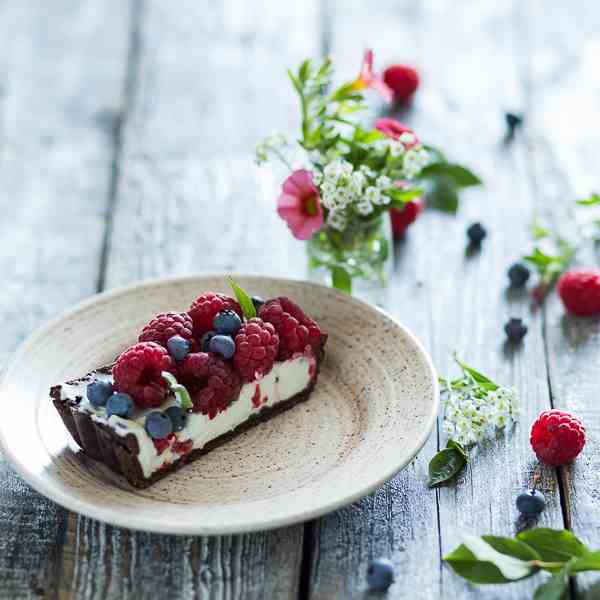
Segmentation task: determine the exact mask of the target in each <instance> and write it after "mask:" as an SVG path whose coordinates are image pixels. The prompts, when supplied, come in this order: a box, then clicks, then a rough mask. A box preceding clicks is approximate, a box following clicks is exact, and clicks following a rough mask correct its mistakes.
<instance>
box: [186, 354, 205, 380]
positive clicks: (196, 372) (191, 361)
mask: <svg viewBox="0 0 600 600" xmlns="http://www.w3.org/2000/svg"><path fill="white" fill-rule="evenodd" d="M209 362H210V356H209V355H208V354H207V353H206V352H193V353H192V354H188V355H187V356H186V357H185V358H184V359H183V363H181V374H182V375H183V376H184V378H190V377H191V378H195V379H204V378H205V377H206V376H207V375H208V364H209Z"/></svg>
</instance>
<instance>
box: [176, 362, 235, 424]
mask: <svg viewBox="0 0 600 600" xmlns="http://www.w3.org/2000/svg"><path fill="white" fill-rule="evenodd" d="M205 356H207V357H208V360H207V365H206V374H205V375H204V377H203V379H202V380H201V383H202V384H204V386H203V387H201V388H200V389H199V390H198V391H196V392H195V393H193V395H192V402H193V404H194V408H193V411H194V412H200V413H202V414H203V415H208V416H209V418H211V419H213V418H214V417H215V416H216V415H217V414H218V413H220V412H221V411H223V410H225V409H226V408H227V407H228V406H229V405H230V404H231V401H232V400H233V399H234V398H235V397H236V396H237V394H238V393H239V391H240V387H241V381H240V377H239V375H238V374H237V372H236V371H234V370H233V367H232V366H231V365H230V364H229V363H226V362H225V361H224V360H223V359H221V358H220V357H218V356H217V355H216V354H206V355H205ZM186 360H187V359H186Z"/></svg>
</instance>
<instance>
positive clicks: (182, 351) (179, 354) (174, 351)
mask: <svg viewBox="0 0 600 600" xmlns="http://www.w3.org/2000/svg"><path fill="white" fill-rule="evenodd" d="M167 350H168V351H169V354H170V355H171V358H173V360H175V361H177V362H181V361H182V360H183V359H184V358H185V357H186V356H187V355H188V353H189V351H190V343H189V342H188V341H187V340H186V339H184V338H182V337H181V336H180V335H174V336H173V337H172V338H169V339H168V340H167Z"/></svg>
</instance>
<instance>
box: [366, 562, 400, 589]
mask: <svg viewBox="0 0 600 600" xmlns="http://www.w3.org/2000/svg"><path fill="white" fill-rule="evenodd" d="M393 582H394V565H393V564H392V562H391V561H390V560H388V559H387V558H376V559H375V560H373V561H371V564H370V565H369V567H368V569H367V584H368V586H369V588H371V589H372V590H375V591H379V592H383V591H385V590H387V589H388V588H389V587H390V585H392V583H393Z"/></svg>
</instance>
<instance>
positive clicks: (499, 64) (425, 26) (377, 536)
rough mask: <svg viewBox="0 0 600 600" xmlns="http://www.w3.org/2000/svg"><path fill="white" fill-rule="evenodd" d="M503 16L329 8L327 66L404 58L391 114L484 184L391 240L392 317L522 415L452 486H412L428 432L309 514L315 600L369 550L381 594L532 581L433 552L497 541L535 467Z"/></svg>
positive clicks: (445, 366) (512, 6)
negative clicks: (365, 56) (509, 335)
mask: <svg viewBox="0 0 600 600" xmlns="http://www.w3.org/2000/svg"><path fill="white" fill-rule="evenodd" d="M517 11H518V5H517V3H502V4H500V5H498V4H495V5H490V4H485V5H484V4H482V3H476V2H464V3H455V2H442V3H440V2H435V3H434V2H411V1H406V2H383V3H381V2H380V3H377V5H376V6H374V5H372V4H371V5H369V6H368V7H366V6H362V5H361V3H358V2H357V3H354V4H353V5H352V8H349V7H348V3H347V2H344V3H341V2H340V3H338V5H337V6H336V8H335V10H334V11H333V14H334V15H335V18H333V19H332V43H331V46H332V54H333V56H334V57H335V58H336V62H338V63H340V69H343V70H344V73H348V72H350V73H351V72H352V65H351V64H349V63H348V61H347V57H352V58H353V59H354V61H355V62H358V60H359V53H360V50H361V49H360V48H357V47H356V40H357V39H360V40H366V42H367V43H370V44H371V45H372V46H373V48H374V50H375V55H376V60H377V61H378V64H379V65H384V64H385V63H386V62H388V63H389V62H391V61H394V60H406V61H408V62H412V63H413V64H416V65H417V66H419V67H420V68H421V71H422V73H423V74H424V81H425V83H424V86H423V88H422V90H421V91H420V92H419V97H418V99H417V102H416V104H415V106H414V107H413V109H412V110H411V111H410V112H409V113H408V114H407V115H403V117H405V118H406V119H407V120H408V121H409V122H410V123H411V124H413V125H414V126H415V127H416V130H417V132H418V134H419V135H420V136H421V137H422V138H423V139H426V140H427V141H431V142H432V143H435V144H439V145H441V146H442V147H443V148H444V149H445V150H447V151H448V153H449V154H450V155H451V156H453V157H455V158H457V159H459V160H463V161H465V162H467V163H468V164H471V165H473V166H474V167H475V168H476V169H477V170H478V171H479V172H480V173H481V174H482V175H483V177H484V179H485V181H486V187H485V189H484V190H483V191H477V192H472V193H470V194H469V195H467V196H466V197H465V205H464V210H463V211H462V212H461V214H460V216H459V217H458V218H457V219H456V220H453V219H452V218H450V217H445V216H443V215H439V214H434V213H429V214H426V216H425V217H424V218H423V222H422V223H420V224H418V225H417V226H415V228H414V230H413V231H412V232H411V234H410V239H409V240H408V241H407V243H405V244H403V245H402V246H401V247H400V257H401V262H400V264H399V265H398V280H397V283H396V290H395V301H396V304H395V306H394V307H393V312H394V313H395V314H397V315H398V316H399V318H400V319H401V320H402V321H404V322H405V323H406V324H407V325H409V326H410V327H411V328H412V329H413V330H414V331H415V332H416V333H417V334H418V335H420V337H421V339H423V341H424V343H425V344H426V346H427V347H428V348H429V349H430V351H431V352H432V354H433V356H434V360H435V362H436V365H437V366H438V368H439V369H440V371H441V372H442V373H447V372H450V371H451V369H452V359H451V354H452V351H453V350H456V351H458V352H459V353H460V354H461V355H462V356H463V357H464V358H465V360H467V361H468V362H471V363H473V364H475V365H476V366H477V367H479V368H481V369H482V370H483V371H484V372H486V373H489V374H490V375H491V376H493V377H495V378H497V380H498V381H500V382H502V383H506V384H512V385H514V386H515V387H516V388H517V389H518V390H519V392H520V395H521V398H522V404H523V414H522V421H521V425H520V426H519V427H518V428H517V429H516V431H515V432H514V434H513V435H511V436H510V437H509V439H508V440H507V441H499V442H498V443H494V444H489V445H488V446H486V447H485V448H482V450H481V451H480V452H479V453H478V455H477V456H476V457H475V458H474V459H473V462H472V465H471V466H470V467H469V468H468V470H467V471H466V472H465V473H464V475H462V476H461V477H460V479H459V481H458V482H457V484H456V485H452V486H450V487H448V488H444V489H441V490H440V491H439V492H433V491H429V490H427V489H426V467H427V462H428V460H429V458H430V457H431V456H432V455H433V453H434V452H435V450H436V448H437V443H436V436H435V435H434V436H432V438H431V439H430V441H429V442H428V444H427V446H426V447H425V448H424V450H423V451H422V452H421V454H420V455H419V457H418V458H417V459H416V460H415V461H414V463H413V465H412V466H411V468H409V469H407V470H406V471H404V472H403V473H401V474H400V475H399V476H398V477H397V478H395V479H394V480H393V481H392V482H391V483H390V484H388V485H387V486H384V487H383V488H382V489H381V490H379V491H378V493H377V494H376V495H374V496H373V497H371V498H368V499H365V500H364V501H362V502H360V503H357V504H356V505H354V506H353V507H352V508H350V509H347V510H345V511H341V512H339V513H336V514H334V515H331V516H328V517H326V518H324V519H322V520H321V522H320V524H319V527H318V528H317V529H316V532H317V535H316V536H315V544H314V551H313V552H314V556H313V561H312V574H311V593H312V597H313V598H315V599H319V600H320V599H322V598H329V597H332V596H333V595H334V594H336V593H337V594H344V597H348V598H352V597H357V598H358V597H361V596H362V593H363V592H362V590H363V589H364V586H365V583H364V573H365V570H366V566H367V564H368V562H369V560H370V559H371V558H372V557H374V556H377V555H387V556H389V557H390V558H392V560H393V561H394V563H395V565H396V572H397V582H396V583H395V584H394V586H393V587H392V588H391V589H390V592H389V595H390V597H397V598H404V597H410V598H432V597H444V598H446V597H447V598H450V597H459V598H497V597H502V598H523V597H527V596H528V594H531V591H532V589H533V587H534V586H535V583H533V582H531V583H521V584H519V585H518V586H509V587H506V588H502V589H501V590H500V589H490V588H478V589H475V588H472V587H470V586H468V585H466V584H464V583H463V582H462V580H460V579H459V578H457V577H456V576H455V575H453V574H452V573H451V572H450V571H448V570H447V569H445V568H441V567H440V556H441V555H443V554H445V553H447V552H449V551H450V550H452V549H453V548H454V547H455V546H457V545H458V544H459V543H460V533H461V531H463V530H469V531H472V532H478V533H486V532H493V533H496V534H503V535H507V534H512V533H514V532H515V531H516V529H517V528H518V527H519V526H520V525H521V524H520V523H519V522H518V521H517V514H516V509H515V506H514V501H515V497H516V495H517V493H518V492H519V491H520V490H521V489H522V488H523V487H524V486H526V485H527V484H528V483H529V482H530V481H531V476H532V471H533V469H534V464H535V463H534V457H533V455H532V453H531V451H530V448H529V443H528V425H529V423H530V422H531V420H532V418H533V416H534V415H536V414H537V413H538V412H539V411H540V410H542V409H543V408H547V407H548V406H549V395H548V389H547V384H546V378H547V373H546V368H545V358H544V343H543V338H542V321H541V319H540V315H539V314H530V313H529V311H528V306H527V301H526V298H525V297H524V296H522V295H521V296H520V295H518V294H516V295H515V294H507V293H506V291H505V287H506V275H505V272H506V268H507V267H508V264H509V263H510V261H511V260H514V259H515V258H516V257H517V256H518V255H519V253H520V251H521V250H522V248H523V244H524V243H525V240H526V237H527V236H526V228H527V223H528V221H529V220H530V218H531V215H532V211H533V198H532V195H531V193H530V190H529V189H528V187H527V183H526V180H525V175H526V164H525V157H524V155H523V148H522V147H521V145H520V142H518V141H517V142H516V143H515V144H514V145H513V146H511V147H505V146H503V145H502V143H501V139H502V136H503V133H504V131H503V126H504V125H503V111H504V109H505V108H507V107H512V106H517V107H518V106H519V104H520V103H522V102H524V101H525V90H524V89H523V87H522V83H521V80H520V73H519V71H518V65H519V61H518V58H519V56H518V52H519V51H520V50H519V45H518V44H519V40H518V39H517V36H518V35H519V30H518V27H517V24H518V19H519V16H520V15H519V14H518V12H517ZM448 23H452V27H448V26H447V24H448ZM499 48H502V51H501V52H500V51H499V50H498V49H499ZM475 49H476V54H474V51H475ZM340 59H341V60H340ZM354 68H356V67H354ZM475 220H482V221H483V222H484V223H485V225H486V226H487V227H488V228H489V231H490V236H489V239H488V240H486V242H485V244H484V246H483V249H482V251H481V253H479V254H475V255H473V256H471V257H466V256H465V250H464V248H465V241H464V240H465V233H464V230H465V226H466V224H468V223H469V222H473V221H475ZM510 316H522V317H523V318H524V319H525V320H526V321H527V322H528V324H529V327H530V332H529V335H528V336H527V339H526V340H525V343H524V346H523V348H519V349H516V350H511V349H510V348H507V347H505V346H503V337H504V336H503V331H502V327H503V324H504V322H505V321H506V320H507V318H508V317H510ZM440 437H441V439H440V445H443V444H445V441H446V440H445V439H443V436H440ZM540 487H541V489H542V490H543V492H544V493H545V495H546V497H547V498H548V509H547V510H546V511H545V513H544V515H543V518H542V519H541V521H540V523H541V524H544V525H550V526H562V514H561V506H560V501H559V492H558V489H557V481H556V478H555V477H554V476H553V474H552V473H544V475H543V477H542V481H541V485H540ZM436 502H437V503H438V505H439V506H438V508H437V510H436ZM438 520H439V521H438ZM340 557H343V558H342V559H341V565H340ZM440 569H441V570H440Z"/></svg>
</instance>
